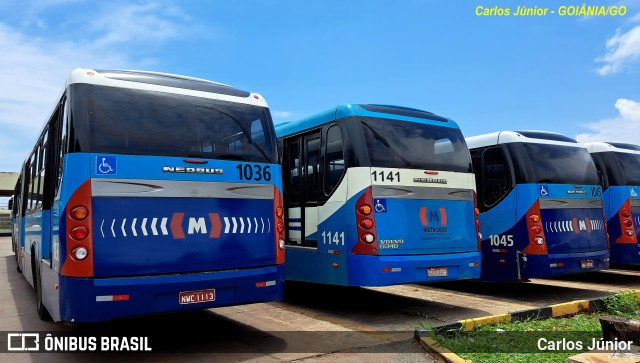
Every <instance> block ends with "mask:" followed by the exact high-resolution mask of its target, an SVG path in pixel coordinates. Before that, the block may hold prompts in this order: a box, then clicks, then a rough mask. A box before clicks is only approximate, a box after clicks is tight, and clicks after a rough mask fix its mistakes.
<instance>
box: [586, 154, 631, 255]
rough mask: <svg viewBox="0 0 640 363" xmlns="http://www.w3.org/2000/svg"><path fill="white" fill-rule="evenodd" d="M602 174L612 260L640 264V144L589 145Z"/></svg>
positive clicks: (601, 180) (601, 181)
mask: <svg viewBox="0 0 640 363" xmlns="http://www.w3.org/2000/svg"><path fill="white" fill-rule="evenodd" d="M586 146H587V149H589V152H591V156H592V157H593V160H594V162H595V164H596V167H597V168H598V173H599V175H601V178H600V183H601V185H602V188H603V193H602V199H603V201H604V210H605V215H606V221H607V223H606V225H607V232H608V233H609V241H610V243H611V263H612V264H640V246H639V245H638V237H637V236H638V232H640V146H637V145H632V144H622V143H604V142H596V143H589V144H587V145H586Z"/></svg>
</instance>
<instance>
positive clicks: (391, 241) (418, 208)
mask: <svg viewBox="0 0 640 363" xmlns="http://www.w3.org/2000/svg"><path fill="white" fill-rule="evenodd" d="M276 133H277V135H278V142H279V143H280V144H281V147H280V150H281V152H282V158H281V160H282V163H283V167H282V168H283V169H282V170H283V184H284V198H285V215H286V235H287V238H286V243H287V245H286V255H287V268H286V279H287V280H294V281H305V282H315V283H324V284H336V285H345V286H385V285H393V284H404V283H417V282H430V281H444V280H457V279H473V278H478V277H479V276H480V266H479V264H480V252H479V250H478V249H479V237H478V224H477V219H476V217H477V215H476V214H475V206H474V202H475V185H474V177H473V174H472V172H471V159H470V156H469V151H468V149H467V146H466V144H465V141H464V138H463V136H462V133H461V132H460V129H459V128H458V126H457V125H456V123H455V122H453V121H452V120H450V119H447V118H444V117H440V116H437V115H435V114H433V113H430V112H426V111H421V110H416V109H411V108H404V107H395V106H382V105H369V104H344V105H340V106H338V107H335V108H332V109H330V110H327V111H325V112H322V113H319V114H317V115H315V116H311V117H309V118H306V119H303V120H300V121H295V122H289V123H286V124H282V125H277V126H276Z"/></svg>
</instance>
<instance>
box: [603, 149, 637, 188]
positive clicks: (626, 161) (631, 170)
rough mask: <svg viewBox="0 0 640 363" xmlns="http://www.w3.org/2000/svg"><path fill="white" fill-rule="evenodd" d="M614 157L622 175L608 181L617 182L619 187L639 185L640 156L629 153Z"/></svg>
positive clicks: (617, 154)
mask: <svg viewBox="0 0 640 363" xmlns="http://www.w3.org/2000/svg"><path fill="white" fill-rule="evenodd" d="M615 155H616V157H617V158H618V162H619V163H620V170H622V174H623V175H621V176H619V177H617V178H611V177H610V178H609V181H610V182H612V181H618V183H619V185H640V155H638V154H630V153H615ZM612 179H613V180H612Z"/></svg>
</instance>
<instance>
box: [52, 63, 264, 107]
mask: <svg viewBox="0 0 640 363" xmlns="http://www.w3.org/2000/svg"><path fill="white" fill-rule="evenodd" d="M74 83H87V84H95V85H101V86H110V87H121V88H133V89H143V90H148V91H159V92H167V93H177V94H184V95H187V96H195V97H203V98H213V99H219V100H225V101H230V102H237V103H245V104H250V105H255V106H261V107H267V103H266V102H265V100H264V98H263V97H262V96H261V95H259V94H257V93H251V92H247V91H243V90H239V89H237V88H234V87H231V86H229V85H226V84H223V83H218V82H213V81H208V80H205V79H200V78H193V77H187V76H180V75H176V74H169V73H160V72H149V71H136V70H95V69H84V68H76V69H74V70H73V71H72V72H71V74H69V78H68V79H67V83H66V86H65V88H66V87H67V86H69V85H71V84H74Z"/></svg>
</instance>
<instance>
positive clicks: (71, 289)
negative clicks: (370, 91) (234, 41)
mask: <svg viewBox="0 0 640 363" xmlns="http://www.w3.org/2000/svg"><path fill="white" fill-rule="evenodd" d="M277 157H278V156H277V148H276V138H275V132H274V129H273V123H272V120H271V116H270V113H269V109H268V108H267V104H266V102H265V101H264V99H263V98H262V96H260V95H258V94H255V93H250V92H246V91H241V90H238V89H236V88H232V87H229V86H226V85H223V84H219V83H215V82H211V81H206V80H202V79H195V78H190V77H183V76H176V75H170V74H164V73H153V72H141V71H106V70H105V71H101V70H90V69H76V70H74V71H73V72H71V74H70V75H69V77H68V79H67V82H66V85H65V88H64V91H63V93H62V94H61V97H60V98H59V99H58V100H57V103H56V105H55V107H54V109H53V112H52V113H51V116H50V118H49V120H48V121H47V122H46V123H45V126H44V129H43V130H42V132H41V133H40V135H39V137H38V140H37V142H36V144H35V146H34V148H33V151H31V153H30V154H29V156H28V157H27V159H26V161H25V162H24V164H23V168H22V172H21V176H20V179H19V182H18V183H17V186H16V191H15V195H14V202H13V208H14V214H15V216H16V217H15V219H14V233H15V235H14V246H15V247H14V248H15V251H16V259H17V262H18V268H19V269H21V270H22V273H23V275H24V277H25V278H26V279H27V280H28V281H29V283H30V284H31V285H32V286H33V287H34V288H35V290H36V296H37V309H38V314H39V315H40V317H41V318H43V319H45V318H49V317H51V318H53V320H55V321H59V320H62V321H72V322H91V321H101V320H110V319H116V318H121V317H129V316H138V315H144V314H155V313H163V312H170V311H179V310H188V309H202V308H211V307H218V306H225V305H235V304H246V303H253V302H264V301H273V300H279V299H281V298H282V296H283V281H284V220H283V214H284V210H283V204H282V197H281V192H280V191H281V188H282V182H281V170H280V166H279V164H278V163H277Z"/></svg>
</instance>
